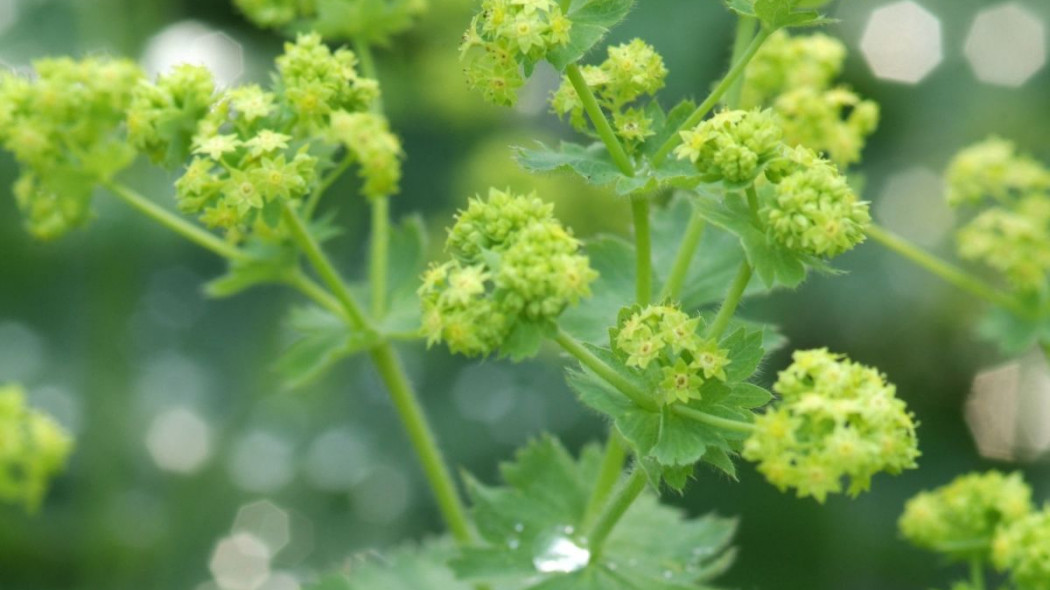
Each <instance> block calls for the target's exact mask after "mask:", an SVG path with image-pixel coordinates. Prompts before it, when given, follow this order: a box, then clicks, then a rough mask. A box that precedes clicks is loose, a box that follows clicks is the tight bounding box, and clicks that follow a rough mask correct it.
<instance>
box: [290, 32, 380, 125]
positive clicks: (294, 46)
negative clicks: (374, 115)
mask: <svg viewBox="0 0 1050 590" xmlns="http://www.w3.org/2000/svg"><path fill="white" fill-rule="evenodd" d="M356 67H357V56H356V55H354V52H352V51H350V50H349V49H346V48H340V49H337V50H335V51H334V52H333V51H332V50H330V49H329V48H328V47H327V46H326V45H325V44H324V43H322V41H321V36H320V35H318V34H316V33H311V34H308V35H300V36H299V37H298V38H297V39H296V41H295V43H285V45H284V54H283V55H281V56H280V57H278V58H277V71H278V73H279V74H280V77H279V80H280V84H279V88H278V93H279V94H280V95H281V96H282V98H283V100H285V101H287V103H288V104H289V105H290V107H291V109H292V111H293V112H294V114H295V116H296V119H297V124H298V125H299V126H302V127H305V128H307V129H310V130H314V129H317V128H319V127H323V126H325V124H326V123H327V118H328V116H329V115H331V114H332V113H333V112H335V111H340V110H342V111H348V112H354V111H365V110H368V108H369V107H370V106H371V105H372V103H373V102H374V101H375V100H376V99H377V98H379V84H378V83H377V82H376V81H375V80H373V79H371V78H365V77H363V76H360V75H359V74H358V73H357V69H356Z"/></svg>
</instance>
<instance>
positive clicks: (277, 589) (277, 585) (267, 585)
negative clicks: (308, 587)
mask: <svg viewBox="0 0 1050 590" xmlns="http://www.w3.org/2000/svg"><path fill="white" fill-rule="evenodd" d="M300 588H302V586H301V585H300V584H299V580H297V579H295V577H294V576H292V575H291V574H289V573H286V572H274V573H273V575H271V576H270V577H269V578H267V579H266V581H265V582H263V584H262V586H259V590H299V589H300Z"/></svg>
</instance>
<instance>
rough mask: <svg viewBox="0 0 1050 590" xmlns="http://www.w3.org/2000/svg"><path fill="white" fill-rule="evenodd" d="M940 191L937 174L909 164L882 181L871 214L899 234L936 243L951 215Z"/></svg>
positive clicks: (947, 227) (919, 241)
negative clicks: (910, 166)
mask: <svg viewBox="0 0 1050 590" xmlns="http://www.w3.org/2000/svg"><path fill="white" fill-rule="evenodd" d="M943 195H944V183H943V182H942V180H941V177H940V176H939V175H937V174H936V173H934V172H933V171H931V170H928V169H926V168H922V167H915V168H909V169H907V170H904V171H902V172H898V173H896V174H894V175H893V176H890V177H889V179H888V180H887V181H886V184H885V185H884V187H883V189H882V192H881V193H880V194H879V198H878V201H876V203H875V217H876V218H877V219H878V220H879V221H881V222H882V223H883V224H885V225H886V227H888V228H889V229H891V230H893V231H894V232H895V233H897V234H899V235H900V236H901V237H904V238H907V239H909V240H911V241H913V242H916V243H917V244H919V245H921V246H927V247H929V246H936V245H937V244H939V243H940V242H941V241H942V240H943V239H944V237H945V235H946V234H947V233H948V232H949V231H950V230H951V228H952V225H953V223H954V218H955V217H954V215H953V214H952V211H951V208H950V207H948V204H947V202H945V200H944V198H943Z"/></svg>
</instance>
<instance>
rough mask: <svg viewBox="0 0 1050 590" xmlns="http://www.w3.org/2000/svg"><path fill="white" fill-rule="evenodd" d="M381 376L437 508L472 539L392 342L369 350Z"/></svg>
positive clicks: (463, 539)
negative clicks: (435, 500) (421, 467)
mask: <svg viewBox="0 0 1050 590" xmlns="http://www.w3.org/2000/svg"><path fill="white" fill-rule="evenodd" d="M370 354H371V357H372V361H373V362H374V363H375V366H376V369H377V370H378V371H379V376H380V377H381V378H382V379H383V383H384V384H385V385H386V387H387V389H388V390H389V392H390V399H391V400H392V401H393V402H394V406H395V407H396V408H397V413H398V415H399V416H400V417H401V423H402V425H403V426H404V427H405V431H406V432H407V433H408V437H409V440H411V442H412V447H413V448H414V449H415V451H416V455H417V456H418V457H419V462H420V463H421V464H422V466H423V473H424V474H425V475H426V477H427V481H428V482H430V489H431V490H432V491H433V493H434V497H435V498H436V499H437V503H438V508H439V509H440V510H441V514H442V515H443V516H444V518H445V522H446V523H447V524H448V528H449V530H450V531H451V532H452V536H453V537H454V538H455V539H456V541H458V542H459V543H460V544H466V543H469V542H471V540H472V537H473V534H472V533H471V528H470V521H469V520H467V513H466V510H465V509H464V507H463V503H462V502H461V501H460V498H459V492H458V491H457V490H456V485H455V480H454V479H453V478H452V474H451V473H450V472H449V470H448V467H447V466H446V463H445V459H444V458H443V457H442V456H441V451H440V447H438V443H437V439H436V438H435V437H434V433H433V431H432V430H431V429H430V425H429V424H428V423H427V419H426V416H425V414H424V413H423V408H422V406H421V405H420V403H419V399H418V398H417V397H416V395H415V392H414V391H413V389H412V385H411V384H410V383H409V381H408V378H407V377H406V376H405V370H404V368H403V367H402V366H401V362H400V360H399V359H398V357H397V353H396V352H395V351H394V349H393V347H391V346H390V344H389V343H383V344H381V345H379V346H378V347H376V348H375V349H373V350H372V352H371V353H370Z"/></svg>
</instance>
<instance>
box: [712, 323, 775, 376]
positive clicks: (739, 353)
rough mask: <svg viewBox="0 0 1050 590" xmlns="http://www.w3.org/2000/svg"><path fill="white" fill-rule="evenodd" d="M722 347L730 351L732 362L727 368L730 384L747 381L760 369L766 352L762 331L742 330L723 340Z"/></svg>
mask: <svg viewBox="0 0 1050 590" xmlns="http://www.w3.org/2000/svg"><path fill="white" fill-rule="evenodd" d="M720 346H721V347H722V348H724V349H726V350H728V351H729V358H730V359H732V362H730V363H729V366H728V367H726V380H727V381H728V382H729V383H735V382H740V381H745V380H747V379H748V378H749V377H751V375H753V374H754V373H755V370H756V369H758V365H759V363H761V362H762V357H764V356H765V355H766V351H765V350H763V348H762V331H761V330H748V329H746V328H740V329H738V330H735V331H733V332H731V333H730V334H729V336H728V337H726V338H723V339H722V342H721V343H720Z"/></svg>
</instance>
